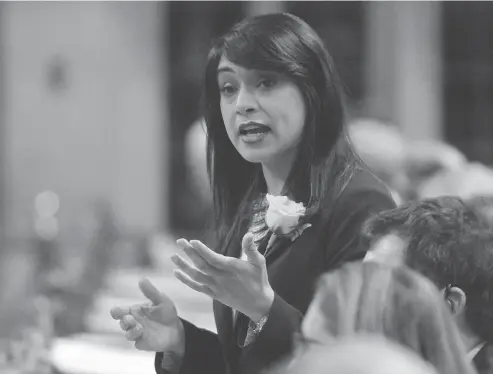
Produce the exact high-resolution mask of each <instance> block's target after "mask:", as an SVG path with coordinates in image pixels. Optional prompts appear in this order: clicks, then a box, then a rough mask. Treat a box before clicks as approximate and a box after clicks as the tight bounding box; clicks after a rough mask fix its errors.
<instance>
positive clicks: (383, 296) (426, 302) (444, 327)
mask: <svg viewBox="0 0 493 374" xmlns="http://www.w3.org/2000/svg"><path fill="white" fill-rule="evenodd" d="M367 333H370V334H379V335H383V336H384V337H386V338H388V339H390V340H392V341H394V342H397V343H400V344H401V345H403V346H406V347H408V348H410V349H411V350H412V351H414V352H415V353H417V354H418V355H419V356H421V357H422V358H423V359H424V360H425V361H427V362H429V363H431V364H432V365H433V366H434V367H435V368H436V369H437V371H438V373H441V374H466V373H474V369H473V368H472V366H471V364H470V363H469V360H468V358H467V354H466V350H465V348H464V346H463V344H462V342H461V339H460V336H459V333H458V331H457V327H456V325H455V324H454V322H453V320H452V318H451V315H450V312H449V310H448V309H447V307H446V305H445V303H444V302H443V297H442V296H441V295H440V292H439V291H438V289H437V288H436V287H435V286H434V285H433V284H432V283H431V282H430V281H429V280H428V279H426V278H425V277H423V276H421V275H420V274H418V273H416V272H414V271H412V270H410V269H408V268H405V267H389V266H386V265H383V264H377V263H373V262H364V263H361V262H359V263H352V264H346V265H344V266H343V267H342V268H340V269H338V270H336V271H333V272H330V273H329V274H326V275H324V276H323V277H322V278H321V279H320V281H319V285H318V290H317V292H316V295H315V298H314V300H313V302H312V304H311V305H310V308H309V310H308V312H307V314H306V317H305V319H304V320H303V324H302V338H301V341H305V342H307V341H308V342H312V343H314V344H327V343H329V344H330V343H331V342H334V340H337V339H339V338H341V337H346V336H351V335H358V334H367ZM302 347H303V345H302ZM301 351H302V349H301V350H298V354H300V352H301Z"/></svg>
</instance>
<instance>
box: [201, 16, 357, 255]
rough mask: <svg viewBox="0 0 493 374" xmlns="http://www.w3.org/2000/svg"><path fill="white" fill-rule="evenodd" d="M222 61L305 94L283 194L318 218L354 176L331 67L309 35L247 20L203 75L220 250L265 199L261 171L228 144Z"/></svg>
mask: <svg viewBox="0 0 493 374" xmlns="http://www.w3.org/2000/svg"><path fill="white" fill-rule="evenodd" d="M222 56H225V57H226V58H227V59H228V60H229V61H231V62H232V63H234V64H236V65H239V66H242V67H244V68H246V69H256V70H264V71H275V72H278V73H281V74H284V75H285V76H287V77H289V78H291V79H292V80H293V81H294V82H295V84H296V85H297V86H298V88H299V89H300V91H301V92H302V94H303V98H304V101H305V105H306V108H307V118H306V120H305V126H304V130H303V134H302V139H301V142H300V144H299V152H298V154H297V158H296V160H295V162H294V164H293V167H292V169H291V172H290V174H289V176H288V179H287V181H286V184H285V187H284V192H289V194H291V195H292V196H293V198H294V199H295V200H296V201H298V202H300V201H301V202H303V203H304V204H305V205H306V206H307V213H308V214H307V217H310V216H312V215H314V214H316V213H318V212H319V211H320V210H321V208H322V205H323V204H325V203H327V202H328V200H330V199H327V197H328V196H329V195H330V196H333V197H336V196H337V194H338V192H340V191H341V190H342V187H343V186H344V185H346V184H347V182H348V180H349V178H350V176H351V174H352V172H353V171H354V170H355V165H356V160H357V159H358V158H357V157H355V154H354V151H353V149H352V147H351V144H350V141H349V138H348V136H347V133H346V130H345V126H344V124H345V108H344V95H343V89H342V87H341V83H340V81H339V77H338V75H337V73H336V71H335V68H334V66H333V61H332V58H331V56H330V55H329V53H328V52H327V50H326V49H325V47H324V45H323V42H322V41H321V39H320V38H319V36H318V35H317V34H316V33H315V31H314V30H313V29H312V28H311V27H310V26H309V25H307V24H306V23H305V22H304V21H302V20H301V19H299V18H297V17H295V16H293V15H291V14H287V13H275V14H267V15H261V16H256V17H252V18H247V19H245V20H243V21H242V22H240V23H238V24H237V25H235V26H234V27H233V28H232V29H231V30H230V31H229V32H228V33H227V34H225V35H224V36H222V37H221V38H219V40H218V41H217V42H216V43H215V45H214V46H213V47H212V49H211V51H210V53H209V56H208V61H207V66H206V71H205V92H204V104H205V108H204V109H205V121H206V125H207V134H208V137H207V138H208V141H207V143H208V144H207V165H208V172H209V177H210V182H211V186H212V190H213V200H214V211H215V223H216V232H217V233H218V241H219V248H220V250H221V248H222V249H224V247H226V246H227V245H229V241H230V238H231V237H233V236H234V235H238V234H239V233H240V232H239V231H241V230H243V229H244V228H245V226H244V223H246V222H248V220H249V216H250V210H249V209H250V206H251V202H252V201H253V199H255V198H256V197H257V196H258V195H259V194H260V193H263V192H266V191H265V190H266V186H265V181H264V179H263V177H262V172H261V167H259V165H258V164H254V163H250V162H248V161H246V160H245V159H243V158H242V156H241V155H240V154H239V153H238V152H237V151H236V149H235V148H234V146H233V144H232V143H231V141H230V140H229V138H228V135H227V133H226V130H225V126H224V122H223V118H222V115H221V109H220V94H219V87H218V83H217V68H218V65H219V61H220V59H221V57H222Z"/></svg>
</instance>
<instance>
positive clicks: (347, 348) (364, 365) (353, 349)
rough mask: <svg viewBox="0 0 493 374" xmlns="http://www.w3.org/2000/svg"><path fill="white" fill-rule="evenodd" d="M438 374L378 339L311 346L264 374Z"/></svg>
mask: <svg viewBox="0 0 493 374" xmlns="http://www.w3.org/2000/svg"><path fill="white" fill-rule="evenodd" d="M267 373H268V374H305V373H310V374H395V373H398V374H438V372H437V371H436V369H435V368H434V367H433V366H432V365H431V364H429V363H427V362H425V361H424V360H423V359H422V358H421V357H419V355H418V354H416V353H415V352H413V351H411V350H410V349H408V348H407V347H404V346H402V345H400V344H397V343H395V342H393V341H391V340H389V339H385V338H383V337H382V336H379V335H370V334H369V335H363V334H362V335H355V336H350V337H345V338H341V339H337V340H336V341H334V342H332V343H329V344H310V345H308V346H306V348H305V349H304V350H303V352H302V353H300V354H299V355H298V356H297V358H296V360H294V361H291V362H289V361H288V362H282V363H280V364H278V365H276V367H275V368H273V369H272V370H269V371H266V374H267Z"/></svg>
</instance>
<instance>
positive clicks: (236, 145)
mask: <svg viewBox="0 0 493 374" xmlns="http://www.w3.org/2000/svg"><path fill="white" fill-rule="evenodd" d="M205 75H206V77H205V89H206V95H205V99H206V106H205V109H206V114H205V121H206V125H207V134H208V139H207V140H208V170H209V173H210V174H211V179H212V186H213V201H214V208H215V212H214V213H215V215H214V216H213V217H211V218H214V219H216V223H217V225H216V227H217V234H218V243H219V244H218V247H217V249H216V251H213V250H211V249H209V248H208V247H207V246H205V245H204V244H203V243H201V242H199V241H194V240H192V241H191V242H188V241H187V240H185V239H180V240H179V241H178V244H180V245H181V246H182V247H183V250H184V252H185V254H186V255H187V257H188V259H186V258H185V257H182V256H181V255H175V256H173V261H174V263H175V264H176V265H177V266H178V269H176V270H175V275H176V277H177V278H178V279H179V280H180V281H182V282H183V283H184V284H186V285H187V286H189V287H190V288H192V289H194V290H196V291H198V292H201V293H204V294H206V295H208V296H210V297H211V298H213V299H214V303H213V308H214V315H215V319H216V326H217V331H218V334H213V333H211V332H209V331H206V330H203V329H199V328H198V327H196V326H194V325H192V324H191V323H189V322H188V321H185V320H183V319H179V318H178V315H177V312H176V307H175V305H174V303H173V301H172V300H170V299H169V298H168V297H167V296H166V295H164V294H162V293H160V292H159V291H158V290H157V289H155V288H154V287H153V286H152V284H150V282H148V281H142V282H141V283H140V286H141V289H142V291H143V293H144V295H145V296H146V297H147V298H148V299H150V300H151V302H152V305H148V304H141V305H135V306H133V307H127V308H125V307H115V308H113V309H112V310H111V314H112V316H113V318H115V319H117V320H119V321H120V325H121V327H122V329H123V330H125V331H126V334H127V338H128V339H129V340H132V341H135V345H136V347H137V348H138V349H142V350H148V351H156V352H157V354H156V357H155V368H156V372H158V373H165V372H180V373H197V372H206V373H217V374H220V373H235V374H237V373H248V374H254V373H258V372H261V371H262V370H263V369H264V368H266V367H268V366H269V365H270V364H272V363H273V362H275V361H277V360H278V359H280V358H281V357H283V356H285V355H287V354H289V352H290V351H291V349H292V344H293V335H294V332H296V331H299V328H300V323H301V320H302V318H303V315H304V313H305V312H306V309H307V308H308V305H309V303H310V301H311V298H312V293H313V286H314V284H315V282H316V279H317V278H318V276H319V275H320V274H322V273H324V272H325V271H327V270H330V269H332V268H335V267H337V266H339V265H340V264H342V263H344V262H347V261H353V260H361V259H362V258H363V257H364V255H365V252H366V251H365V248H363V247H361V246H360V237H359V234H360V232H361V228H362V224H363V222H365V221H366V219H367V218H368V217H369V216H370V215H371V214H373V213H376V212H379V211H382V210H384V209H389V208H391V207H393V206H395V204H394V202H393V200H392V198H391V196H390V194H389V192H388V190H387V188H386V187H385V186H384V185H383V184H382V183H381V182H380V181H379V180H377V179H376V178H375V177H374V176H373V175H372V174H371V173H370V172H369V171H368V170H367V169H366V168H365V167H364V166H363V165H362V164H360V163H359V159H358V157H357V156H356V154H355V153H354V151H353V149H352V147H351V144H350V142H349V141H348V138H347V134H346V129H345V126H344V123H345V109H344V104H343V103H344V99H343V95H342V90H341V85H340V82H339V79H338V76H337V73H336V71H335V69H334V67H333V64H332V59H331V57H330V55H329V54H328V52H327V51H326V49H325V48H324V46H323V43H322V41H321V40H320V38H319V37H318V36H317V34H316V33H315V32H314V31H313V29H312V28H311V27H310V26H308V25H307V24H306V23H305V22H303V21H302V20H301V19H299V18H297V17H295V16H292V15H290V14H285V13H277V14H268V15H263V16H257V17H253V18H248V19H246V20H244V21H243V22H241V23H239V24H237V25H236V26H234V27H233V29H232V30H231V31H230V32H229V33H227V34H226V35H225V36H224V37H222V38H220V39H219V41H218V42H217V43H216V45H215V46H214V47H213V48H212V50H211V52H210V54H209V59H208V63H207V66H206V74H205ZM295 202H297V203H295Z"/></svg>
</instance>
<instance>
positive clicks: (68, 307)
mask: <svg viewBox="0 0 493 374" xmlns="http://www.w3.org/2000/svg"><path fill="white" fill-rule="evenodd" d="M276 11H287V12H290V13H293V14H295V15H297V16H300V17H301V18H303V19H304V20H306V21H307V22H308V23H309V24H310V25H311V26H312V27H313V28H314V29H315V30H316V31H317V32H318V33H319V34H320V36H321V37H322V39H323V40H324V42H325V43H326V46H327V48H328V49H329V51H330V52H331V54H332V55H333V57H334V59H335V62H336V66H337V68H338V70H339V73H340V75H341V76H342V79H343V81H344V83H345V85H346V88H347V93H348V106H349V115H350V118H349V123H350V126H349V130H350V135H351V137H352V139H353V142H354V144H355V147H356V148H357V149H358V150H359V151H360V154H361V156H362V158H363V159H364V161H365V162H366V163H367V164H368V165H369V166H370V167H371V168H372V169H373V170H374V172H375V173H376V174H377V175H378V176H379V177H380V178H381V179H382V180H384V181H385V182H386V183H387V184H388V185H389V187H390V188H391V189H392V191H393V193H394V194H395V197H396V200H398V201H404V200H407V199H414V198H422V197H431V196H436V195H439V194H445V193H447V194H449V193H452V194H461V195H464V196H476V195H490V194H491V195H493V175H492V174H493V172H492V170H491V168H490V167H491V165H492V163H493V145H492V144H493V126H492V123H493V105H491V103H492V99H493V49H492V48H491V46H492V45H493V3H490V2H470V1H467V2H461V1H454V2H435V1H434V2H346V1H344V2H335V1H334V2H322V1H319V2H307V1H290V2H281V1H279V2H262V1H254V2H239V1H238V2H225V1H221V2H208V1H200V2H193V1H187V2H185V1H173V2H87V3H85V2H1V3H0V84H1V85H0V372H2V373H4V372H5V373H7V372H8V373H14V372H15V373H28V372H29V373H45V372H46V373H51V372H57V373H77V374H91V373H104V374H110V373H113V372H114V373H118V374H122V373H146V372H148V373H153V372H154V369H153V355H152V354H150V353H144V352H139V351H137V350H135V349H134V348H133V345H132V344H130V343H127V342H126V341H125V339H124V336H123V334H122V333H121V332H120V331H119V327H118V323H117V322H115V321H113V320H112V319H111V317H110V315H109V310H110V308H111V307H112V306H113V305H127V304H133V303H136V302H141V301H142V297H141V295H140V293H139V290H138V286H137V282H138V280H139V279H140V278H141V277H143V276H147V277H149V278H150V279H151V281H153V282H154V283H155V284H156V285H157V286H158V287H159V288H160V289H161V290H162V291H164V292H167V293H168V294H169V295H170V296H171V297H172V298H173V299H174V300H176V302H177V305H178V309H179V311H180V313H181V315H182V316H184V317H185V318H188V319H189V320H191V321H192V322H194V323H196V324H197V325H200V326H202V327H205V328H208V329H211V330H214V328H215V327H214V322H213V317H212V313H211V309H210V306H211V302H210V300H208V299H207V298H206V297H203V296H201V295H198V294H196V293H194V292H193V291H191V290H189V289H187V288H186V287H185V286H182V285H181V284H180V283H179V282H178V281H177V280H175V279H174V278H173V276H172V275H171V269H172V266H171V262H170V260H169V257H170V255H171V254H172V253H174V251H176V250H177V248H176V245H175V240H176V239H177V238H179V237H183V236H184V237H187V238H199V239H202V240H204V241H205V242H206V243H207V244H208V245H210V246H211V247H213V246H214V240H213V237H212V236H211V235H210V232H209V231H208V226H207V223H208V220H207V217H208V216H209V214H210V194H209V190H208V185H207V177H206V174H205V157H204V152H205V148H204V147H205V146H204V140H205V133H204V131H203V124H202V122H201V113H200V103H199V102H200V96H201V80H202V73H203V69H204V66H205V60H206V56H207V52H208V50H209V48H210V46H211V44H212V41H213V39H214V38H215V37H218V36H219V35H221V34H222V33H223V32H225V31H227V30H228V29H229V28H230V27H231V26H232V25H233V24H234V23H235V22H237V21H239V20H241V19H242V18H243V17H245V16H247V15H255V14H262V13H268V12H276Z"/></svg>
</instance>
